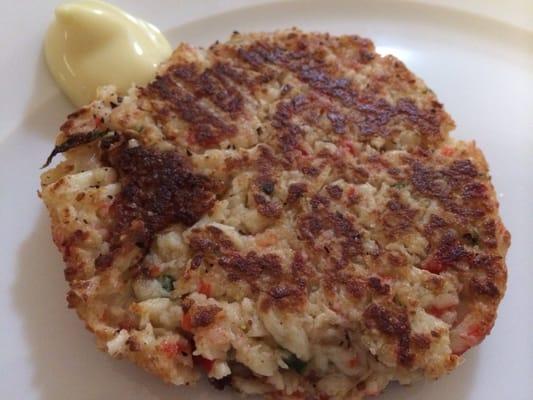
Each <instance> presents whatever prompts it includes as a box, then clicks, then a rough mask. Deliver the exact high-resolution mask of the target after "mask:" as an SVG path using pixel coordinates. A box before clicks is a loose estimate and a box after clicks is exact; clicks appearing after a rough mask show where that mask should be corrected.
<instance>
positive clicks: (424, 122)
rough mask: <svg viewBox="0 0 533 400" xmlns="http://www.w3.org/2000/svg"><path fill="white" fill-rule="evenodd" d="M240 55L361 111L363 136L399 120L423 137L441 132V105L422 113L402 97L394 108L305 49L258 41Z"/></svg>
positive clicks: (337, 120)
mask: <svg viewBox="0 0 533 400" xmlns="http://www.w3.org/2000/svg"><path fill="white" fill-rule="evenodd" d="M302 47H303V46H302ZM237 54H238V56H239V57H240V58H241V59H242V60H244V61H246V62H248V63H249V64H250V65H252V66H253V67H255V68H261V67H262V66H263V65H265V64H272V65H275V66H277V67H280V68H283V69H286V70H290V71H291V72H293V73H294V74H295V75H296V77H297V78H298V79H299V80H300V81H302V82H304V83H306V84H307V85H309V87H311V88H312V89H314V90H315V91H317V92H319V93H322V94H324V95H326V96H328V97H330V98H332V99H336V100H337V101H339V102H340V104H342V105H343V106H344V107H346V108H348V109H351V110H356V111H358V112H359V113H360V114H361V118H362V120H360V121H356V124H357V126H358V127H359V130H360V132H361V134H363V135H375V134H382V133H384V132H383V129H384V128H385V126H386V125H387V124H389V123H390V122H391V121H392V120H393V119H395V118H397V117H399V118H401V119H403V120H405V121H407V122H409V123H410V124H412V125H413V126H414V127H416V128H417V130H418V131H419V132H420V133H421V134H422V135H438V134H439V133H440V123H439V122H440V121H439V119H438V116H439V115H440V114H439V111H441V109H442V105H440V104H439V103H437V102H434V104H433V105H432V108H431V109H430V110H429V111H426V110H420V109H419V108H418V107H417V106H416V105H415V104H414V102H413V101H412V100H411V99H408V98H402V99H400V100H399V101H398V102H397V104H396V105H394V106H393V105H391V104H389V103H388V102H387V101H385V100H384V99H382V98H379V97H376V96H375V95H373V94H371V93H363V92H359V91H357V90H356V89H355V88H354V87H353V83H352V82H351V81H350V80H348V79H346V78H344V77H340V78H338V77H334V76H333V75H334V74H336V73H337V70H338V67H335V66H333V65H331V64H325V62H324V61H323V60H321V59H319V60H318V61H317V59H316V57H313V55H312V54H310V53H309V52H307V51H306V50H299V51H289V50H287V49H282V48H280V47H278V46H270V45H268V44H266V43H261V42H259V43H254V44H252V45H251V46H249V47H248V48H246V49H244V48H239V50H238V52H237ZM328 69H329V70H330V71H328ZM343 118H344V116H342V117H341V116H340V115H337V116H336V117H334V120H335V121H332V122H334V123H335V122H336V123H337V126H335V125H334V129H336V131H340V132H342V131H343V130H344V128H343V126H342V125H339V124H340V123H341V122H340V121H342V119H343Z"/></svg>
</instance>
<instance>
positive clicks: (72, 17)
mask: <svg viewBox="0 0 533 400" xmlns="http://www.w3.org/2000/svg"><path fill="white" fill-rule="evenodd" d="M44 50H45V57H46V62H47V64H48V68H49V69H50V72H51V73H52V75H53V76H54V78H55V80H56V81H57V83H58V84H59V86H60V87H61V89H62V90H63V91H64V92H65V94H66V95H67V96H68V97H69V98H70V99H71V100H72V102H73V103H74V104H75V105H77V106H82V105H84V104H87V103H88V102H90V101H91V100H93V99H94V97H95V95H96V89H97V88H98V87H99V86H102V85H107V84H112V85H115V86H116V87H117V89H118V91H119V93H125V92H127V90H128V89H129V88H130V87H131V86H132V85H133V84H137V85H143V84H146V83H148V82H149V81H150V80H151V79H152V78H153V77H154V75H155V71H156V68H157V66H158V65H159V63H161V62H162V61H164V60H165V59H167V58H168V57H169V56H170V54H171V51H172V49H171V47H170V45H169V43H168V41H167V40H166V39H165V37H164V36H163V35H162V34H161V32H160V31H159V30H158V29H157V28H156V27H155V26H153V25H152V24H150V23H148V22H145V21H143V20H141V19H139V18H135V17H133V16H131V15H129V14H127V13H126V12H124V11H122V10H121V9H119V8H118V7H115V6H113V5H111V4H108V3H105V2H103V1H99V0H79V1H75V2H71V3H66V4H63V5H61V6H59V7H58V8H57V9H56V11H55V20H54V21H53V22H52V24H51V25H50V28H49V29H48V32H47V34H46V39H45V45H44Z"/></svg>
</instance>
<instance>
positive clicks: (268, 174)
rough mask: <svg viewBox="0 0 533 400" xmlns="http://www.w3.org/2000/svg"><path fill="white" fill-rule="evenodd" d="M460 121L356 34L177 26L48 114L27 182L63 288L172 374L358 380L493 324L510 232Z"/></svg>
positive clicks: (425, 367)
mask: <svg viewBox="0 0 533 400" xmlns="http://www.w3.org/2000/svg"><path fill="white" fill-rule="evenodd" d="M453 128H454V123H453V121H452V119H451V117H450V116H449V115H448V114H447V113H446V111H445V110H444V108H443V106H442V104H440V103H439V101H438V99H437V98H436V96H435V94H434V93H433V92H432V91H431V90H430V89H429V88H427V86H426V85H425V84H424V82H422V81H421V80H420V79H419V78H417V77H416V76H414V75H413V74H412V73H411V72H410V71H409V70H408V69H407V68H406V67H405V65H403V63H402V62H400V61H399V60H397V59H395V58H394V57H392V56H381V55H379V54H377V53H376V52H375V49H374V46H373V44H372V42H371V41H370V40H368V39H364V38H361V37H358V36H331V35H329V34H320V33H304V32H301V31H299V30H297V29H291V30H287V31H279V32H274V33H259V34H253V33H252V34H239V33H234V34H233V35H232V37H231V39H230V40H229V41H228V42H224V43H222V42H216V43H214V44H213V45H212V46H210V47H209V48H207V49H198V48H194V47H192V46H189V45H187V44H182V45H180V46H179V47H178V49H176V51H175V52H174V53H173V55H172V56H171V58H170V59H169V60H168V61H167V62H165V63H164V64H162V65H161V67H160V68H159V71H158V75H157V76H156V77H155V78H154V80H153V81H152V82H151V83H149V84H148V85H147V86H145V87H138V88H134V89H132V90H131V91H130V92H129V93H128V95H127V96H124V97H122V96H119V95H118V94H117V93H116V92H115V90H114V88H112V87H111V88H105V89H102V90H101V97H100V98H99V99H98V100H96V101H95V102H93V103H91V104H90V105H88V106H86V107H84V108H82V109H81V110H79V111H77V112H75V113H73V114H71V115H70V116H68V119H67V121H66V122H65V123H64V124H63V125H62V126H61V128H60V133H59V135H58V139H57V146H56V147H55V149H54V150H53V152H52V155H51V157H53V156H54V155H56V154H59V153H63V156H64V161H63V162H61V163H60V164H59V165H58V166H56V167H55V168H51V169H48V170H46V171H45V172H44V173H43V175H42V186H41V193H40V195H41V197H42V199H43V201H44V202H45V204H46V206H47V208H48V210H49V212H50V217H51V221H52V234H53V239H54V242H55V243H56V245H57V247H58V248H59V250H60V251H61V253H62V255H63V258H64V261H65V264H66V267H65V278H66V279H67V281H68V283H69V285H70V290H69V292H68V295H67V300H68V304H69V307H71V308H74V309H76V311H77V313H78V314H79V316H80V318H82V319H83V320H84V321H85V322H86V324H87V326H88V327H89V329H90V330H91V331H92V332H94V333H95V334H96V337H97V341H98V345H99V347H100V348H102V349H104V350H105V351H107V352H108V353H109V354H111V355H112V356H113V357H120V358H126V359H129V360H131V361H132V362H134V363H136V364H138V365H140V366H141V367H143V368H145V369H146V370H148V371H150V372H152V373H154V374H156V375H158V376H160V377H161V378H162V379H164V380H165V381H168V382H172V383H174V384H176V385H182V384H190V383H194V382H196V381H197V380H198V379H199V374H200V373H205V374H207V376H208V378H209V381H210V382H211V383H212V384H213V385H214V386H215V387H216V388H224V387H225V386H227V385H231V386H232V387H234V388H235V389H237V390H239V391H241V392H243V393H248V394H263V395H265V396H266V397H268V398H273V399H287V400H289V399H290V400H303V399H308V398H313V399H315V398H317V399H321V400H327V399H331V400H343V399H354V400H358V399H362V398H365V397H367V396H374V395H376V394H378V393H379V392H381V391H382V390H383V389H385V387H386V386H387V384H388V383H389V381H400V382H402V383H405V384H408V383H410V382H414V381H416V380H417V379H419V378H420V377H421V376H426V377H428V378H438V377H440V376H442V375H445V374H447V373H449V372H450V371H452V370H453V369H454V368H456V367H457V366H458V365H459V364H460V363H461V361H462V354H463V353H464V352H466V351H467V350H468V349H470V348H472V347H473V346H475V345H477V344H479V343H480V342H481V341H482V340H483V338H484V337H485V336H486V335H488V334H489V333H490V331H491V329H492V327H493V326H494V323H495V319H496V314H497V309H498V305H499V302H500V301H501V299H502V297H503V295H504V293H505V289H506V274H507V272H506V265H505V255H506V252H507V249H508V247H509V244H510V236H509V233H508V232H507V230H506V229H505V227H504V225H503V223H502V221H501V219H500V216H499V214H498V202H497V198H496V195H495V191H494V188H493V186H492V183H491V180H490V174H489V171H488V166H487V163H486V161H485V159H484V158H483V155H482V153H481V151H480V150H479V149H478V148H476V146H475V144H474V143H469V142H462V141H457V140H454V139H453V138H452V137H451V136H450V134H449V133H450V131H451V130H452V129H453ZM51 157H50V158H49V160H48V161H50V160H51ZM47 165H48V162H47Z"/></svg>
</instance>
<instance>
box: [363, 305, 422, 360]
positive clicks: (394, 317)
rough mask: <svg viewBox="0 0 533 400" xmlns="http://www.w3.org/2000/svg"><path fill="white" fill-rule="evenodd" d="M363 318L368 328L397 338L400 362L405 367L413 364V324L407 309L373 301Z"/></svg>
mask: <svg viewBox="0 0 533 400" xmlns="http://www.w3.org/2000/svg"><path fill="white" fill-rule="evenodd" d="M363 319H364V320H365V324H366V326H367V327H368V328H374V329H377V330H378V331H380V332H381V333H383V334H385V335H387V336H389V337H393V338H395V339H396V341H397V359H398V363H399V364H401V365H403V366H405V367H409V366H411V365H412V363H413V360H414V356H413V354H412V353H411V351H410V342H411V340H410V334H411V326H410V324H409V319H408V318H407V314H406V313H405V311H393V310H390V309H388V308H385V307H384V306H381V305H378V304H375V303H372V304H370V305H369V306H368V307H367V308H366V310H365V312H364V313H363Z"/></svg>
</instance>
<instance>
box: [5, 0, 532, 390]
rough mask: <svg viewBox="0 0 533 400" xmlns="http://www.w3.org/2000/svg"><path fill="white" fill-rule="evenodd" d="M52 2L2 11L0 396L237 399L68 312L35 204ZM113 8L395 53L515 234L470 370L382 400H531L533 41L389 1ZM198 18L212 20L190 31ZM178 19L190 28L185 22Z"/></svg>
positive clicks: (47, 101)
mask: <svg viewBox="0 0 533 400" xmlns="http://www.w3.org/2000/svg"><path fill="white" fill-rule="evenodd" d="M526 1H529V0H526ZM54 3H55V2H54V1H42V2H41V1H39V2H29V1H19V2H13V3H11V4H10V5H9V6H4V7H3V14H2V16H1V19H0V31H3V32H2V33H3V34H2V35H1V36H0V37H1V38H2V39H1V42H0V44H1V45H2V46H1V47H0V48H2V49H4V52H3V53H2V59H1V61H0V62H1V64H0V65H1V66H0V71H1V76H2V77H1V80H2V92H1V93H0V96H1V104H2V105H1V107H0V115H1V118H0V256H1V277H2V279H0V398H1V399H10V400H11V399H13V400H14V399H24V400H25V399H28V400H33V399H41V400H63V399H81V400H85V399H87V400H88V399H115V400H122V399H140V400H146V399H186V398H191V397H193V398H195V399H200V400H201V399H214V398H217V399H236V398H238V397H237V396H236V395H235V394H233V393H231V392H228V391H226V392H216V391H215V390H214V389H211V388H210V387H209V386H208V385H207V384H205V383H203V384H201V385H200V386H198V387H197V388H195V389H190V388H175V387H171V386H168V385H165V384H163V383H160V382H159V381H158V380H157V379H156V378H153V377H152V376H150V375H148V374H146V373H144V372H142V371H141V370H139V369H137V368H136V367H134V366H132V365H130V364H129V363H127V362H120V361H115V360H112V359H111V358H109V357H108V356H106V355H104V354H102V353H99V352H98V351H96V350H95V347H94V344H93V339H92V337H91V335H90V334H89V333H88V332H86V331H85V330H84V328H83V324H82V323H81V322H80V321H78V319H77V317H76V316H75V315H74V313H73V312H72V311H68V310H67V309H66V302H65V300H64V297H65V293H66V284H65V283H64V280H63V273H62V262H61V259H60V257H59V255H58V253H57V251H56V250H55V248H54V247H53V245H52V244H51V239H50V235H49V226H48V220H47V216H46V214H45V210H44V207H43V206H42V204H41V203H40V202H39V200H38V198H37V196H36V190H37V188H38V175H39V166H40V165H41V164H42V162H43V160H44V159H45V157H46V155H47V154H48V152H49V151H50V149H51V147H52V141H53V138H54V134H55V131H56V129H57V127H58V126H59V125H60V123H61V122H62V120H63V118H64V116H65V115H66V114H67V113H69V112H70V111H72V109H71V106H70V104H69V103H68V102H67V101H66V100H65V99H64V97H63V96H62V95H61V93H59V92H58V90H57V88H56V87H55V85H54V84H53V82H52V81H51V78H50V77H49V75H48V72H47V71H46V68H45V66H44V62H43V58H42V53H41V52H40V41H41V40H42V33H43V32H44V31H45V29H46V24H47V22H48V21H49V19H50V18H51V12H52V10H53V7H54ZM116 3H117V4H119V5H121V6H124V7H125V8H126V9H127V10H129V11H131V12H132V13H134V14H135V13H136V14H137V15H140V16H141V17H143V18H146V19H147V20H149V21H151V22H154V23H155V24H157V25H159V26H160V27H161V28H162V29H163V30H164V31H165V33H166V34H167V35H168V38H169V40H170V41H171V43H173V44H177V43H178V42H179V41H189V42H191V43H194V44H200V45H206V44H209V43H210V42H212V41H214V40H216V39H225V38H227V37H228V35H229V33H230V32H231V31H232V30H234V29H237V30H241V31H250V30H254V31H256V30H271V29H273V28H278V27H289V26H293V25H297V26H300V27H302V28H305V29H314V30H322V31H329V32H332V33H358V34H360V35H363V36H368V37H370V38H372V39H373V40H374V41H375V43H376V45H377V46H378V50H381V51H383V52H384V53H393V54H395V55H397V56H398V57H399V58H401V59H402V60H403V61H405V62H406V63H407V65H408V66H409V67H410V68H411V69H412V70H413V71H414V72H416V73H417V74H418V75H419V76H421V77H422V78H423V79H424V80H425V81H426V82H427V83H428V84H429V86H430V87H432V88H433V89H434V90H435V92H436V93H437V94H438V96H439V98H440V100H441V101H442V102H443V103H444V104H445V107H446V108H447V110H448V111H449V112H450V113H451V114H452V116H453V117H454V119H455V121H456V123H457V130H456V132H455V133H454V135H456V136H457V137H459V138H462V139H475V140H476V141H477V143H478V144H479V146H480V147H481V148H482V149H483V150H484V152H485V154H486V156H487V158H488V161H489V163H490V165H491V171H492V176H493V180H494V183H495V185H496V188H497V190H498V194H499V197H500V200H501V212H502V215H503V218H504V222H505V223H506V225H507V227H508V229H509V230H510V231H511V234H512V237H513V238H512V246H511V250H510V252H509V255H508V266H509V282H508V292H507V295H506V297H505V299H504V301H503V303H502V305H501V307H500V316H499V318H498V320H497V322H496V326H495V328H494V330H493V333H492V334H491V335H490V336H489V337H488V338H487V339H486V340H485V342H484V343H483V344H482V346H481V347H479V348H478V349H475V350H472V351H470V352H469V353H467V355H466V362H465V364H464V365H463V366H461V367H460V368H459V369H458V370H457V371H455V372H454V373H453V374H451V375H449V376H447V377H445V378H443V379H441V380H439V381H437V382H428V383H421V384H418V385H414V386H412V387H409V388H401V387H398V386H394V387H390V388H389V390H388V391H387V392H386V393H385V394H384V395H383V396H382V397H381V398H382V399H384V400H393V399H395V400H407V399H409V400H425V399H434V400H444V399H451V400H462V399H470V400H478V399H484V400H500V399H513V400H529V399H533V295H532V294H531V293H532V290H533V267H532V266H531V262H532V261H531V260H532V259H533V240H532V236H533V235H532V233H531V226H532V225H533V201H532V199H533V180H532V179H531V176H532V173H533V172H532V171H533V47H532V46H533V33H532V32H531V31H527V30H521V29H519V28H517V27H513V26H511V25H506V24H504V23H502V22H498V21H497V20H496V19H488V18H483V17H479V16H475V15H473V14H467V13H465V12H461V11H457V10H455V11H454V10H451V9H446V8H443V7H440V6H439V7H437V6H428V5H422V4H420V3H419V2H403V1H395V0H377V1H371V0H365V1H348V0H346V1H340V0H327V1H325V2H319V1H315V0H312V1H307V2H281V3H274V4H266V5H259V6H253V7H250V8H247V9H241V10H234V11H229V12H226V13H222V14H217V13H216V12H217V11H219V10H227V9H228V8H231V6H228V5H227V4H226V2H217V1H209V2H207V3H202V4H198V5H196V6H193V5H191V4H190V3H187V4H185V5H184V4H183V2H180V1H176V0H174V1H172V0H161V1H158V2H154V1H152V2H133V1H126V0H123V1H117V2H116ZM198 3H199V2H198ZM222 3H224V4H222ZM237 3H238V4H243V3H244V2H243V1H237V2H236V4H237ZM439 3H440V4H442V3H443V1H442V0H439ZM453 3H457V1H453ZM512 3H513V2H507V4H512ZM524 4H525V3H524ZM509 7H510V6H509ZM30 9H31V15H28V14H27V12H28V10H30ZM524 9H526V8H524ZM184 10H190V13H189V14H186V13H185V11H184ZM503 10H504V11H505V10H506V9H505V6H504V8H503ZM482 11H483V10H482ZM507 11H508V10H507ZM184 13H185V14H184ZM480 14H483V13H482V12H480ZM503 14H506V15H509V14H510V13H509V12H507V13H503ZM201 15H210V17H208V18H207V19H200V20H196V21H194V20H192V19H193V18H197V17H199V16H201ZM496 16H497V15H496ZM532 17H533V16H532ZM176 21H177V22H176ZM184 21H189V22H187V23H186V24H182V25H177V23H182V22H184ZM13 27H18V29H19V34H18V35H12V34H11V35H10V36H8V33H11V32H7V31H9V30H10V29H12V28H13Z"/></svg>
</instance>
